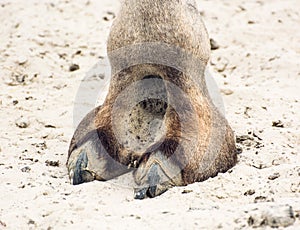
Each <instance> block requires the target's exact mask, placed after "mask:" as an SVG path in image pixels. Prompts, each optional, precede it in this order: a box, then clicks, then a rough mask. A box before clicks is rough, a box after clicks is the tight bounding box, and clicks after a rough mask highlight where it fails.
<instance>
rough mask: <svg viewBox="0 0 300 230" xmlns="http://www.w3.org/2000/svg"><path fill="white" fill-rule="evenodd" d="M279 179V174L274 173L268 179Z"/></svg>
mask: <svg viewBox="0 0 300 230" xmlns="http://www.w3.org/2000/svg"><path fill="white" fill-rule="evenodd" d="M278 177H280V174H279V173H274V174H272V175H271V176H269V177H268V179H269V180H275V179H277V178H278Z"/></svg>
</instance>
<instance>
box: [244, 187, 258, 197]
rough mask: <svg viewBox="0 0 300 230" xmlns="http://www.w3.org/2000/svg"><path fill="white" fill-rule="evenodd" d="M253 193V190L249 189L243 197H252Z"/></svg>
mask: <svg viewBox="0 0 300 230" xmlns="http://www.w3.org/2000/svg"><path fill="white" fill-rule="evenodd" d="M254 193H255V190H254V189H249V190H248V191H246V192H245V193H244V196H252V195H253V194H254Z"/></svg>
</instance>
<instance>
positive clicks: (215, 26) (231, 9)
mask: <svg viewBox="0 0 300 230" xmlns="http://www.w3.org/2000/svg"><path fill="white" fill-rule="evenodd" d="M198 3H199V7H200V9H201V12H202V14H203V18H204V21H205V23H206V26H207V28H208V31H209V34H210V36H211V37H212V38H213V39H214V40H215V41H216V42H217V43H218V44H219V48H218V49H217V50H214V51H212V57H211V63H210V69H211V73H213V74H212V75H213V76H214V78H215V81H216V82H217V83H218V85H219V88H220V91H221V92H222V96H223V99H224V102H225V108H226V116H227V119H228V120H229V122H230V124H231V126H232V128H233V129H234V130H235V134H236V136H237V139H238V145H239V147H241V148H242V149H243V152H242V153H241V154H240V155H239V163H238V164H237V166H236V167H234V168H233V169H232V170H230V172H228V173H225V174H220V175H219V176H217V177H215V178H212V179H209V180H207V181H205V182H202V183H195V184H192V185H189V186H187V187H177V188H173V189H171V190H169V191H168V192H167V193H165V194H163V195H161V196H160V197H157V198H154V199H146V200H143V201H138V200H134V199H133V191H132V189H131V188H128V187H124V186H119V185H117V184H113V183H108V182H106V183H102V182H92V183H88V184H84V185H80V186H72V185H70V184H69V180H68V176H67V170H66V167H65V162H66V157H67V150H68V145H69V141H70V138H71V136H72V134H73V132H74V122H73V121H74V119H73V114H74V113H73V111H74V105H75V102H76V94H77V92H78V88H79V86H80V84H81V81H82V79H84V78H85V76H86V73H87V72H88V71H89V70H90V69H91V68H92V66H93V65H94V64H95V63H97V61H99V58H100V57H105V55H106V54H105V46H106V45H105V43H106V38H107V36H108V33H109V28H110V25H111V23H112V19H113V14H116V13H117V11H118V7H119V2H118V1H117V0H101V1H96V0H89V1H88V0H82V1H79V0H76V1H75V0H74V1H69V0H51V1H50V0H44V1H38V0H35V1H34V0H29V1H22V0H10V1H9V0H1V1H0V21H1V22H0V23H1V24H0V87H1V88H0V89H1V90H0V108H1V110H0V111H1V112H0V114H1V119H0V127H1V134H0V182H1V187H0V229H136V228H141V227H143V229H158V228H160V229H200V228H201V229H216V228H220V229H222V228H224V229H244V228H245V229H247V228H251V227H253V226H260V225H262V226H265V225H267V227H266V228H269V227H270V226H280V228H283V226H288V227H287V228H288V229H300V217H299V215H300V151H299V150H300V149H299V146H300V116H299V115H300V93H299V89H300V30H299V25H300V14H299V12H300V4H299V1H298V0H286V1H282V0H268V1H254V0H248V1H246V0H244V1H242V0H231V1H225V0H214V1H208V0H205V1H204V0H202V1H200V0H199V1H198ZM72 64H78V65H79V66H80V69H79V70H77V71H74V72H70V71H69V68H70V66H71V65H72ZM98 81H100V82H101V78H100V79H99V80H98ZM101 84H103V83H101ZM87 90H88V89H87ZM100 93H101V92H100ZM86 106H87V107H91V106H94V102H90V104H88V105H86ZM279 121H280V122H279Z"/></svg>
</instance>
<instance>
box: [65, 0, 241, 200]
mask: <svg viewBox="0 0 300 230" xmlns="http://www.w3.org/2000/svg"><path fill="white" fill-rule="evenodd" d="M187 2H190V1H187V0H168V1H165V0H124V1H123V3H122V8H121V10H120V12H119V15H118V17H117V18H116V19H115V21H114V24H113V26H112V28H111V32H110V35H109V39H108V44H107V50H108V55H109V58H110V62H111V65H112V71H113V76H112V80H111V85H110V89H109V93H108V96H107V98H106V100H105V102H104V104H103V105H102V106H101V107H98V108H96V109H95V110H93V111H92V112H90V113H89V115H87V116H86V117H85V118H84V120H83V121H82V122H81V124H80V125H79V126H78V128H77V130H76V131H75V134H74V136H73V138H72V141H71V144H70V148H69V155H68V162H67V166H68V169H69V173H70V177H71V179H72V176H73V173H74V170H75V172H76V173H77V174H78V172H79V174H80V172H81V171H84V172H85V173H84V174H80V179H79V182H78V183H82V182H86V181H91V180H93V179H97V180H108V179H112V178H114V177H117V176H119V175H121V174H123V173H126V172H129V171H131V170H134V177H135V181H136V183H137V190H136V191H137V193H136V196H137V198H144V197H146V196H150V197H153V196H156V195H159V194H161V193H162V192H164V191H165V190H166V189H167V188H169V187H171V186H176V185H187V184H190V183H193V182H196V181H203V180H205V179H207V178H209V177H213V176H216V175H217V174H218V172H225V171H227V170H228V169H229V168H231V167H232V166H234V165H235V163H236V160H237V156H236V148H235V142H234V136H233V132H232V130H231V128H230V127H229V125H228V123H227V121H226V119H225V118H224V117H223V115H222V114H220V112H219V111H218V110H217V108H216V107H215V106H214V104H213V103H212V101H211V99H210V97H209V94H208V90H207V87H206V83H205V78H204V68H205V66H206V64H207V62H208V59H209V52H210V44H209V39H208V35H207V32H206V29H205V26H204V24H203V22H202V20H201V17H200V14H199V12H198V11H197V9H196V7H195V5H191V4H190V3H189V4H188V3H187ZM145 43H146V44H148V43H149V44H150V45H149V46H147V45H144V44H145ZM155 43H158V44H163V45H162V49H165V51H166V52H164V51H160V46H159V47H158V49H157V50H156V49H155ZM140 44H142V45H141V46H140ZM151 44H154V46H153V47H154V48H152V45H151ZM165 45H166V46H165ZM127 47H129V48H127ZM149 47H150V48H149ZM172 47H176V48H175V50H176V49H178V50H179V51H180V52H173V53H172V51H173V49H172ZM169 48H170V49H169ZM169 50H171V52H168V51H169ZM182 51H183V52H182ZM185 54H188V55H185ZM164 55H166V57H164ZM145 56H146V57H147V58H149V60H155V58H158V59H159V60H166V58H167V61H168V63H171V64H173V63H174V65H175V67H176V66H179V67H178V68H175V67H172V66H167V65H164V64H155V63H151V62H150V63H138V61H139V60H140V59H142V58H144V57H145ZM135 63H138V64H135ZM143 79H144V80H145V79H150V80H151V81H152V82H154V83H153V84H156V85H155V87H157V90H158V94H161V95H162V97H163V98H165V99H164V100H165V102H163V101H159V100H155V99H152V100H146V101H144V102H141V103H140V104H138V105H133V108H132V111H129V112H128V111H127V109H128V108H127V107H124V106H123V105H124V104H126V102H128V101H129V102H131V101H134V98H135V97H138V96H139V95H137V94H135V90H132V91H130V94H129V95H128V94H125V96H124V98H123V99H122V98H121V99H119V97H120V95H121V94H122V93H123V91H124V90H126V89H127V87H130V86H131V85H132V84H133V83H135V82H138V81H140V80H143ZM174 86H175V87H178V89H180V92H181V93H178V92H179V91H176V90H174ZM122 97H123V96H122ZM118 100H120V101H121V102H120V105H119V110H116V111H117V112H116V113H117V114H114V113H115V110H114V105H115V104H117V103H118ZM122 106H123V107H122ZM127 112H128V114H129V113H130V114H129V115H128V117H129V118H128V119H129V120H128V119H127V117H126V114H127ZM114 116H117V119H115V118H114ZM155 119H156V120H158V121H160V122H162V123H158V125H156V126H154V130H155V134H154V136H151V135H149V134H148V131H147V129H146V128H145V127H148V126H147V125H149V123H151V122H152V121H154V120H155ZM147 122H148V123H147ZM126 125H128V126H126ZM125 127H127V128H125ZM83 152H85V153H86V155H87V158H88V162H86V165H84V166H82V165H83V164H78V159H79V156H80V154H82V153H83ZM86 161H87V160H86ZM80 162H85V161H80ZM78 165H79V166H80V167H82V168H80V169H79V171H78V167H79V166H78ZM76 167H77V169H76ZM76 170H77V171H76ZM74 183H75V182H74ZM76 183H77V182H76Z"/></svg>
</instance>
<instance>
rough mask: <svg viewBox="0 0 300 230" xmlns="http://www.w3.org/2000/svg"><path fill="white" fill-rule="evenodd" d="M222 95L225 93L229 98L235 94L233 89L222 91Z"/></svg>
mask: <svg viewBox="0 0 300 230" xmlns="http://www.w3.org/2000/svg"><path fill="white" fill-rule="evenodd" d="M221 93H223V94H224V95H226V96H229V95H231V94H233V91H232V90H231V89H221Z"/></svg>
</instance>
